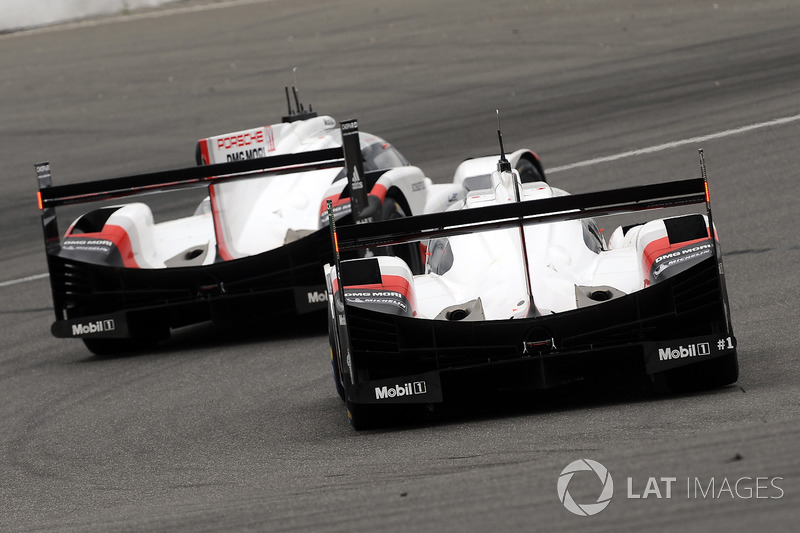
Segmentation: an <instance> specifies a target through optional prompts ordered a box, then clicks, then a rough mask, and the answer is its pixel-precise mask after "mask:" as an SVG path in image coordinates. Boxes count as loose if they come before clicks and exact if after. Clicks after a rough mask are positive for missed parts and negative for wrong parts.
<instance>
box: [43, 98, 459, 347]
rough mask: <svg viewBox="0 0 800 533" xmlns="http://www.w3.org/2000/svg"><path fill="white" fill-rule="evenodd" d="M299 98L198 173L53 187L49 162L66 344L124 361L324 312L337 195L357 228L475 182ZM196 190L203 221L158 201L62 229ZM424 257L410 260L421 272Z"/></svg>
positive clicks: (338, 211) (220, 148) (50, 237)
mask: <svg viewBox="0 0 800 533" xmlns="http://www.w3.org/2000/svg"><path fill="white" fill-rule="evenodd" d="M287 100H289V93H288V90H287ZM295 102H296V104H297V108H296V109H292V105H291V103H289V114H288V115H287V116H286V117H283V122H282V123H279V124H272V125H271V126H266V127H261V128H255V129H250V130H243V131H238V132H234V133H229V134H225V135H219V136H215V137H209V138H206V139H202V140H200V141H199V142H198V145H197V159H198V163H199V164H200V166H198V167H191V168H185V169H178V170H170V171H165V172H158V173H153V174H143V175H138V176H129V177H123V178H113V179H106V180H100V181H95V182H87V183H78V184H73V185H61V186H51V175H50V165H49V164H48V163H41V164H38V165H36V172H37V176H38V181H39V193H38V196H39V208H40V209H41V211H42V225H43V229H44V237H45V245H46V252H47V262H48V268H49V271H50V283H51V287H52V293H53V303H54V309H55V315H56V321H55V323H54V324H53V325H52V328H51V330H52V333H53V335H55V336H56V337H60V338H80V339H82V340H83V341H84V342H85V344H86V346H87V347H88V348H89V349H90V350H91V351H93V352H95V353H98V354H102V353H113V352H119V351H127V350H130V349H131V348H141V347H146V346H149V345H151V344H153V343H154V342H155V341H158V340H161V339H164V338H167V337H168V336H169V334H170V330H171V329H172V328H177V327H180V326H185V325H189V324H194V323H199V322H204V321H209V320H212V321H228V322H231V321H238V320H241V319H243V318H245V319H252V318H255V317H265V316H276V315H282V314H285V313H297V314H302V313H308V312H311V311H314V310H316V309H319V310H324V309H325V307H326V303H327V297H326V292H325V291H326V290H325V280H324V275H323V268H322V266H323V265H324V264H325V263H327V262H329V261H330V260H331V251H330V246H329V245H328V239H329V234H328V230H327V229H320V228H324V227H326V226H327V224H328V214H327V213H326V210H325V209H326V200H330V201H331V202H332V204H333V211H334V217H335V218H336V219H337V220H338V221H339V222H340V223H341V224H347V223H352V222H371V221H375V220H383V219H391V218H396V217H403V216H408V215H414V214H419V213H423V212H426V211H427V212H429V211H441V210H443V209H444V208H445V207H446V206H447V205H448V204H449V203H451V202H454V201H457V200H458V199H459V198H463V192H459V191H463V187H460V186H457V185H436V186H434V185H433V184H432V182H431V180H430V179H428V178H427V177H425V175H424V174H423V173H422V171H421V170H420V169H419V168H417V167H414V166H411V165H409V163H408V162H407V161H406V159H405V158H404V157H403V156H402V155H401V154H400V152H398V151H397V150H396V149H395V148H394V147H393V146H392V145H390V144H389V143H388V142H386V141H385V140H383V139H381V138H380V137H377V136H374V135H370V134H366V133H359V131H358V123H357V122H356V121H354V120H353V121H347V122H344V123H342V124H341V129H340V127H337V124H336V121H335V120H334V119H333V118H331V117H329V116H317V115H316V113H314V112H313V111H311V109H310V108H309V109H308V110H306V109H304V108H303V106H302V105H300V104H299V102H298V101H297V97H296V93H295ZM343 141H344V142H343ZM191 187H206V188H207V189H208V196H207V197H206V198H205V199H204V200H203V201H202V202H201V203H200V204H199V205H198V206H197V209H196V211H195V212H194V213H193V214H192V215H191V216H187V217H183V218H177V219H173V220H167V221H164V222H158V223H156V222H154V219H153V214H152V211H151V208H150V206H148V205H147V204H145V203H141V202H135V203H127V204H119V205H112V206H104V207H100V208H98V209H94V210H92V211H89V212H87V213H85V214H83V215H81V216H80V217H78V218H77V220H75V221H74V222H73V223H72V224H71V225H70V226H69V229H68V230H67V231H66V234H65V235H64V236H63V238H62V236H61V235H60V233H59V230H58V225H57V221H56V213H55V209H56V207H58V206H62V205H70V204H78V203H85V202H92V201H100V200H103V201H105V200H111V199H118V198H123V197H128V196H132V195H141V194H149V193H153V192H161V191H165V190H173V189H182V188H191ZM354 204H358V209H357V212H358V213H359V215H358V219H357V220H354V218H353V215H352V213H351V211H352V209H351V206H353V205H354ZM418 250H419V249H418V248H411V250H410V251H408V250H406V255H405V257H406V259H407V264H409V266H410V268H412V269H417V270H418V271H420V272H421V271H422V269H423V268H424V263H423V260H422V257H421V255H420V254H419V253H418ZM395 253H403V250H395Z"/></svg>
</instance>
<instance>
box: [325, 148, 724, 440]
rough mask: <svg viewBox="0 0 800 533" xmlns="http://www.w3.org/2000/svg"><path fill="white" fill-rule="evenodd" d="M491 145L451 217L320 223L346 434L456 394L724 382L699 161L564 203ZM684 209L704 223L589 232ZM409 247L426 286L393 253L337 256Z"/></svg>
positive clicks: (719, 298) (716, 254)
mask: <svg viewBox="0 0 800 533" xmlns="http://www.w3.org/2000/svg"><path fill="white" fill-rule="evenodd" d="M498 134H499V132H498ZM500 141H501V156H500V162H499V163H497V167H496V169H494V168H493V167H494V166H495V162H496V161H497V157H485V158H478V159H473V160H468V161H465V162H464V163H462V165H461V166H460V167H459V168H458V170H457V171H456V176H457V177H459V178H458V179H460V180H462V182H463V183H465V184H466V186H467V188H468V189H469V190H470V192H469V193H468V195H467V196H466V197H465V198H464V199H463V200H460V201H458V202H456V203H455V204H453V205H452V206H451V207H450V209H449V210H448V211H447V212H443V213H435V214H427V215H421V216H416V217H411V218H406V219H402V220H395V221H383V222H377V223H375V224H370V225H368V226H349V227H341V228H337V227H336V225H335V221H333V219H331V230H332V233H333V247H334V249H335V251H336V253H335V254H334V261H333V262H332V263H330V264H328V265H327V266H326V270H325V272H326V282H327V286H328V294H329V302H328V304H329V305H328V313H329V331H330V343H331V355H332V367H333V375H334V382H335V385H336V390H337V392H338V393H339V395H340V396H341V397H342V399H344V400H345V402H346V407H347V414H348V417H349V419H350V422H351V424H352V425H353V427H354V428H356V429H364V428H369V427H371V426H372V425H373V424H375V423H376V422H385V418H386V416H389V413H390V412H394V409H395V408H396V407H397V404H418V405H420V404H421V405H427V406H428V407H433V406H436V405H439V404H441V403H443V402H445V401H447V400H448V398H451V397H458V396H459V393H463V392H465V391H466V393H467V394H471V393H474V392H481V393H483V394H485V395H489V396H491V395H492V394H494V393H497V392H500V391H507V390H535V389H549V388H554V387H559V386H562V385H567V384H570V383H574V382H579V381H584V380H591V379H605V378H614V379H623V380H640V379H643V380H648V381H658V382H661V383H663V384H666V385H667V387H669V388H671V389H681V388H706V387H716V386H722V385H726V384H729V383H733V382H735V381H736V380H737V379H738V360H737V354H736V339H735V337H734V335H733V329H732V325H731V319H730V315H729V312H728V299H727V292H726V288H725V282H724V274H723V268H722V258H721V253H720V251H719V246H718V240H717V235H716V232H715V231H712V229H713V228H714V225H713V220H712V213H711V204H710V199H709V196H708V188H707V180H706V176H705V165H704V163H702V152H701V163H702V164H701V168H702V174H703V175H702V177H701V178H696V179H689V180H683V181H674V182H668V183H660V184H654V185H643V186H639V187H630V188H623V189H615V190H609V191H603V192H597V193H589V194H577V195H569V194H567V193H566V192H565V191H563V190H560V189H558V188H556V187H552V186H551V185H549V184H548V183H546V182H545V181H544V179H542V180H541V181H538V182H531V183H523V181H522V180H521V179H520V173H519V172H518V171H517V170H515V169H512V167H511V165H509V163H508V161H506V159H505V157H504V156H503V155H502V137H501V138H500ZM542 177H544V174H542ZM691 206H699V207H700V209H699V210H700V211H701V212H699V213H687V214H682V215H678V216H669V217H667V218H662V219H651V220H645V221H639V222H636V223H635V224H631V225H626V226H620V227H617V228H616V229H614V230H613V232H612V233H611V236H610V238H609V239H608V240H607V241H606V239H605V238H604V236H603V235H602V234H601V232H600V231H599V230H598V225H597V223H596V221H595V218H597V217H605V216H612V215H619V214H622V213H634V214H636V215H637V216H639V217H641V216H649V218H652V214H651V212H652V210H655V209H661V208H668V207H681V208H682V209H687V207H691ZM703 207H704V208H705V211H704V212H703V209H702V208H703ZM695 210H697V209H695ZM331 214H332V211H331ZM408 241H422V242H423V243H424V244H425V247H426V256H427V261H426V271H425V272H424V273H422V274H415V273H414V272H413V271H412V270H411V269H410V268H409V266H408V265H407V264H406V263H405V262H404V261H403V260H402V259H401V258H397V257H391V256H381V255H377V254H374V253H373V254H370V253H369V252H368V253H366V254H365V256H364V257H360V258H355V259H344V258H343V257H342V256H340V255H339V254H341V253H346V252H352V251H353V250H364V249H366V250H372V251H374V250H378V249H380V247H383V246H387V245H393V246H396V245H397V244H398V243H402V242H408ZM370 255H372V256H370ZM392 405H394V406H395V407H394V408H393V407H391V406H392ZM390 409H391V411H390Z"/></svg>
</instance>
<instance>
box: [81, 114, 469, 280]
mask: <svg viewBox="0 0 800 533" xmlns="http://www.w3.org/2000/svg"><path fill="white" fill-rule="evenodd" d="M359 136H360V142H361V148H362V151H364V150H370V153H371V154H372V156H371V159H370V161H369V163H370V164H371V165H372V167H373V168H368V169H367V170H371V169H372V170H374V169H386V168H388V169H389V170H387V171H386V172H384V173H383V175H382V176H381V177H380V178H379V180H378V182H377V184H376V185H375V187H374V188H373V189H372V191H371V193H372V194H376V195H380V196H381V200H383V198H384V197H386V196H391V197H392V198H395V199H396V200H399V199H402V202H400V203H401V204H402V205H403V206H404V208H405V209H404V210H405V211H409V212H405V213H404V214H405V215H412V214H418V213H422V212H427V210H428V209H436V210H441V209H444V208H445V207H446V206H447V205H448V204H449V203H452V202H453V201H455V200H457V199H458V198H463V193H462V194H461V195H458V194H454V193H453V191H452V187H451V186H449V185H433V184H432V182H431V180H430V179H429V178H427V177H426V176H425V175H424V174H423V173H422V171H421V170H420V169H419V168H417V167H414V166H410V165H408V164H407V163H406V162H405V160H404V159H403V158H402V156H401V155H400V154H399V153H398V152H396V151H395V150H394V148H393V147H392V146H391V145H390V144H389V143H387V142H386V141H385V140H383V139H381V138H380V137H377V136H374V135H371V134H368V133H363V132H362V133H360V134H359ZM341 144H342V143H341V132H340V130H339V128H338V125H337V123H336V121H335V120H334V119H333V118H331V117H329V116H319V117H314V118H309V119H305V120H296V121H294V122H285V123H280V124H273V125H271V126H265V127H261V128H255V129H250V130H242V131H239V132H233V133H228V134H224V135H219V136H215V137H209V138H207V139H202V140H201V141H200V142H199V144H198V150H199V153H200V154H202V160H203V162H204V163H207V164H214V163H224V162H230V161H238V160H243V159H253V158H258V157H268V156H272V155H279V154H291V153H298V152H307V151H312V150H321V149H327V148H335V147H339V146H341ZM365 164H366V163H365ZM342 173H343V170H342V169H341V168H332V169H325V170H315V171H306V172H298V173H294V174H283V175H271V176H265V177H263V178H258V177H256V178H252V177H249V178H248V179H234V180H231V181H229V182H221V183H217V184H215V185H211V186H210V187H209V196H208V197H207V198H206V199H205V200H204V201H203V202H201V203H200V205H199V206H198V208H197V209H196V211H195V213H194V214H193V215H191V216H188V217H184V218H179V219H174V220H168V221H165V222H160V223H154V221H153V215H152V212H151V210H150V207H149V206H147V205H146V204H144V203H141V202H137V203H130V204H126V205H124V206H118V207H119V209H118V210H117V211H115V212H114V213H113V214H112V215H111V217H110V218H109V219H108V220H107V221H106V223H105V226H104V227H103V228H102V230H98V231H96V232H93V233H92V234H91V237H92V238H96V239H98V240H105V241H106V242H108V243H109V244H111V243H113V244H115V245H117V247H118V248H119V249H120V252H121V253H122V254H123V256H124V257H125V265H126V266H131V267H138V268H167V267H175V266H196V265H208V264H211V263H214V262H216V261H219V260H220V259H222V260H232V259H238V258H242V257H247V256H251V255H255V254H259V253H262V252H266V251H269V250H273V249H275V248H278V247H281V246H283V245H285V244H287V243H289V242H292V241H294V240H297V239H299V238H302V237H303V236H305V235H308V234H309V233H311V232H313V231H316V230H318V229H319V228H320V227H321V226H322V223H321V220H322V219H324V218H325V217H324V213H323V211H324V209H325V201H326V200H327V199H333V200H334V202H335V201H336V200H337V199H338V198H339V195H340V194H341V193H342V191H343V189H344V188H345V185H346V184H347V180H346V178H344V177H343V174H342ZM443 189H447V190H446V191H443ZM440 190H442V191H443V192H441V194H440ZM432 191H433V193H432ZM429 204H430V205H429ZM344 207H345V208H346V211H345V213H346V212H349V202H347V205H345V206H344ZM77 222H78V221H77V220H76V221H75V222H74V223H73V224H72V226H71V227H70V229H69V230H68V231H67V234H66V238H65V246H67V247H69V246H70V242H73V243H76V244H75V248H76V249H77V248H78V247H79V246H83V245H81V244H78V243H79V239H81V238H83V237H84V235H83V234H81V233H80V232H78V231H77V230H75V231H73V230H74V228H75V226H76V223H77ZM218 254H219V256H221V257H218Z"/></svg>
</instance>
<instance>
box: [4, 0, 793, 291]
mask: <svg viewBox="0 0 800 533" xmlns="http://www.w3.org/2000/svg"><path fill="white" fill-rule="evenodd" d="M255 1H259V0H255ZM251 3H252V2H251ZM214 5H218V4H214ZM798 120H800V115H792V116H790V117H783V118H776V119H775V120H768V121H767V122H759V123H758V124H750V125H749V126H741V127H739V128H733V129H731V130H725V131H720V132H718V133H710V134H708V135H702V136H700V137H692V138H690V139H683V140H680V141H672V142H668V143H664V144H658V145H656V146H649V147H647V148H640V149H639V150H631V151H629V152H621V153H619V154H614V155H607V156H605V157H598V158H596V159H587V160H586V161H578V162H577V163H571V164H569V165H563V166H560V167H553V168H548V169H547V173H548V174H553V173H555V172H562V171H564V170H570V169H573V168H579V167H589V166H592V165H599V164H600V163H608V162H609V161H616V160H618V159H624V158H626V157H634V156H637V155H644V154H652V153H654V152H661V151H663V150H668V149H670V148H675V147H676V146H684V145H686V144H694V143H700V142H706V141H710V140H712V139H721V138H722V137H730V136H732V135H738V134H740V133H746V132H748V131H753V130H757V129H761V128H769V127H771V126H781V125H783V124H789V123H790V122H797V121H798ZM48 275H49V274H36V275H35V276H28V277H26V278H19V279H12V280H10V281H3V282H0V287H8V286H9V285H16V284H17V283H24V282H26V281H35V280H37V279H42V278H46V277H47V276H48Z"/></svg>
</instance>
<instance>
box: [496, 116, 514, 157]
mask: <svg viewBox="0 0 800 533" xmlns="http://www.w3.org/2000/svg"><path fill="white" fill-rule="evenodd" d="M494 111H495V113H497V139H498V140H499V141H500V161H498V162H497V171H498V172H511V163H509V162H508V159H506V151H505V149H504V148H503V133H502V131H501V130H500V110H499V109H495V110H494Z"/></svg>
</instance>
